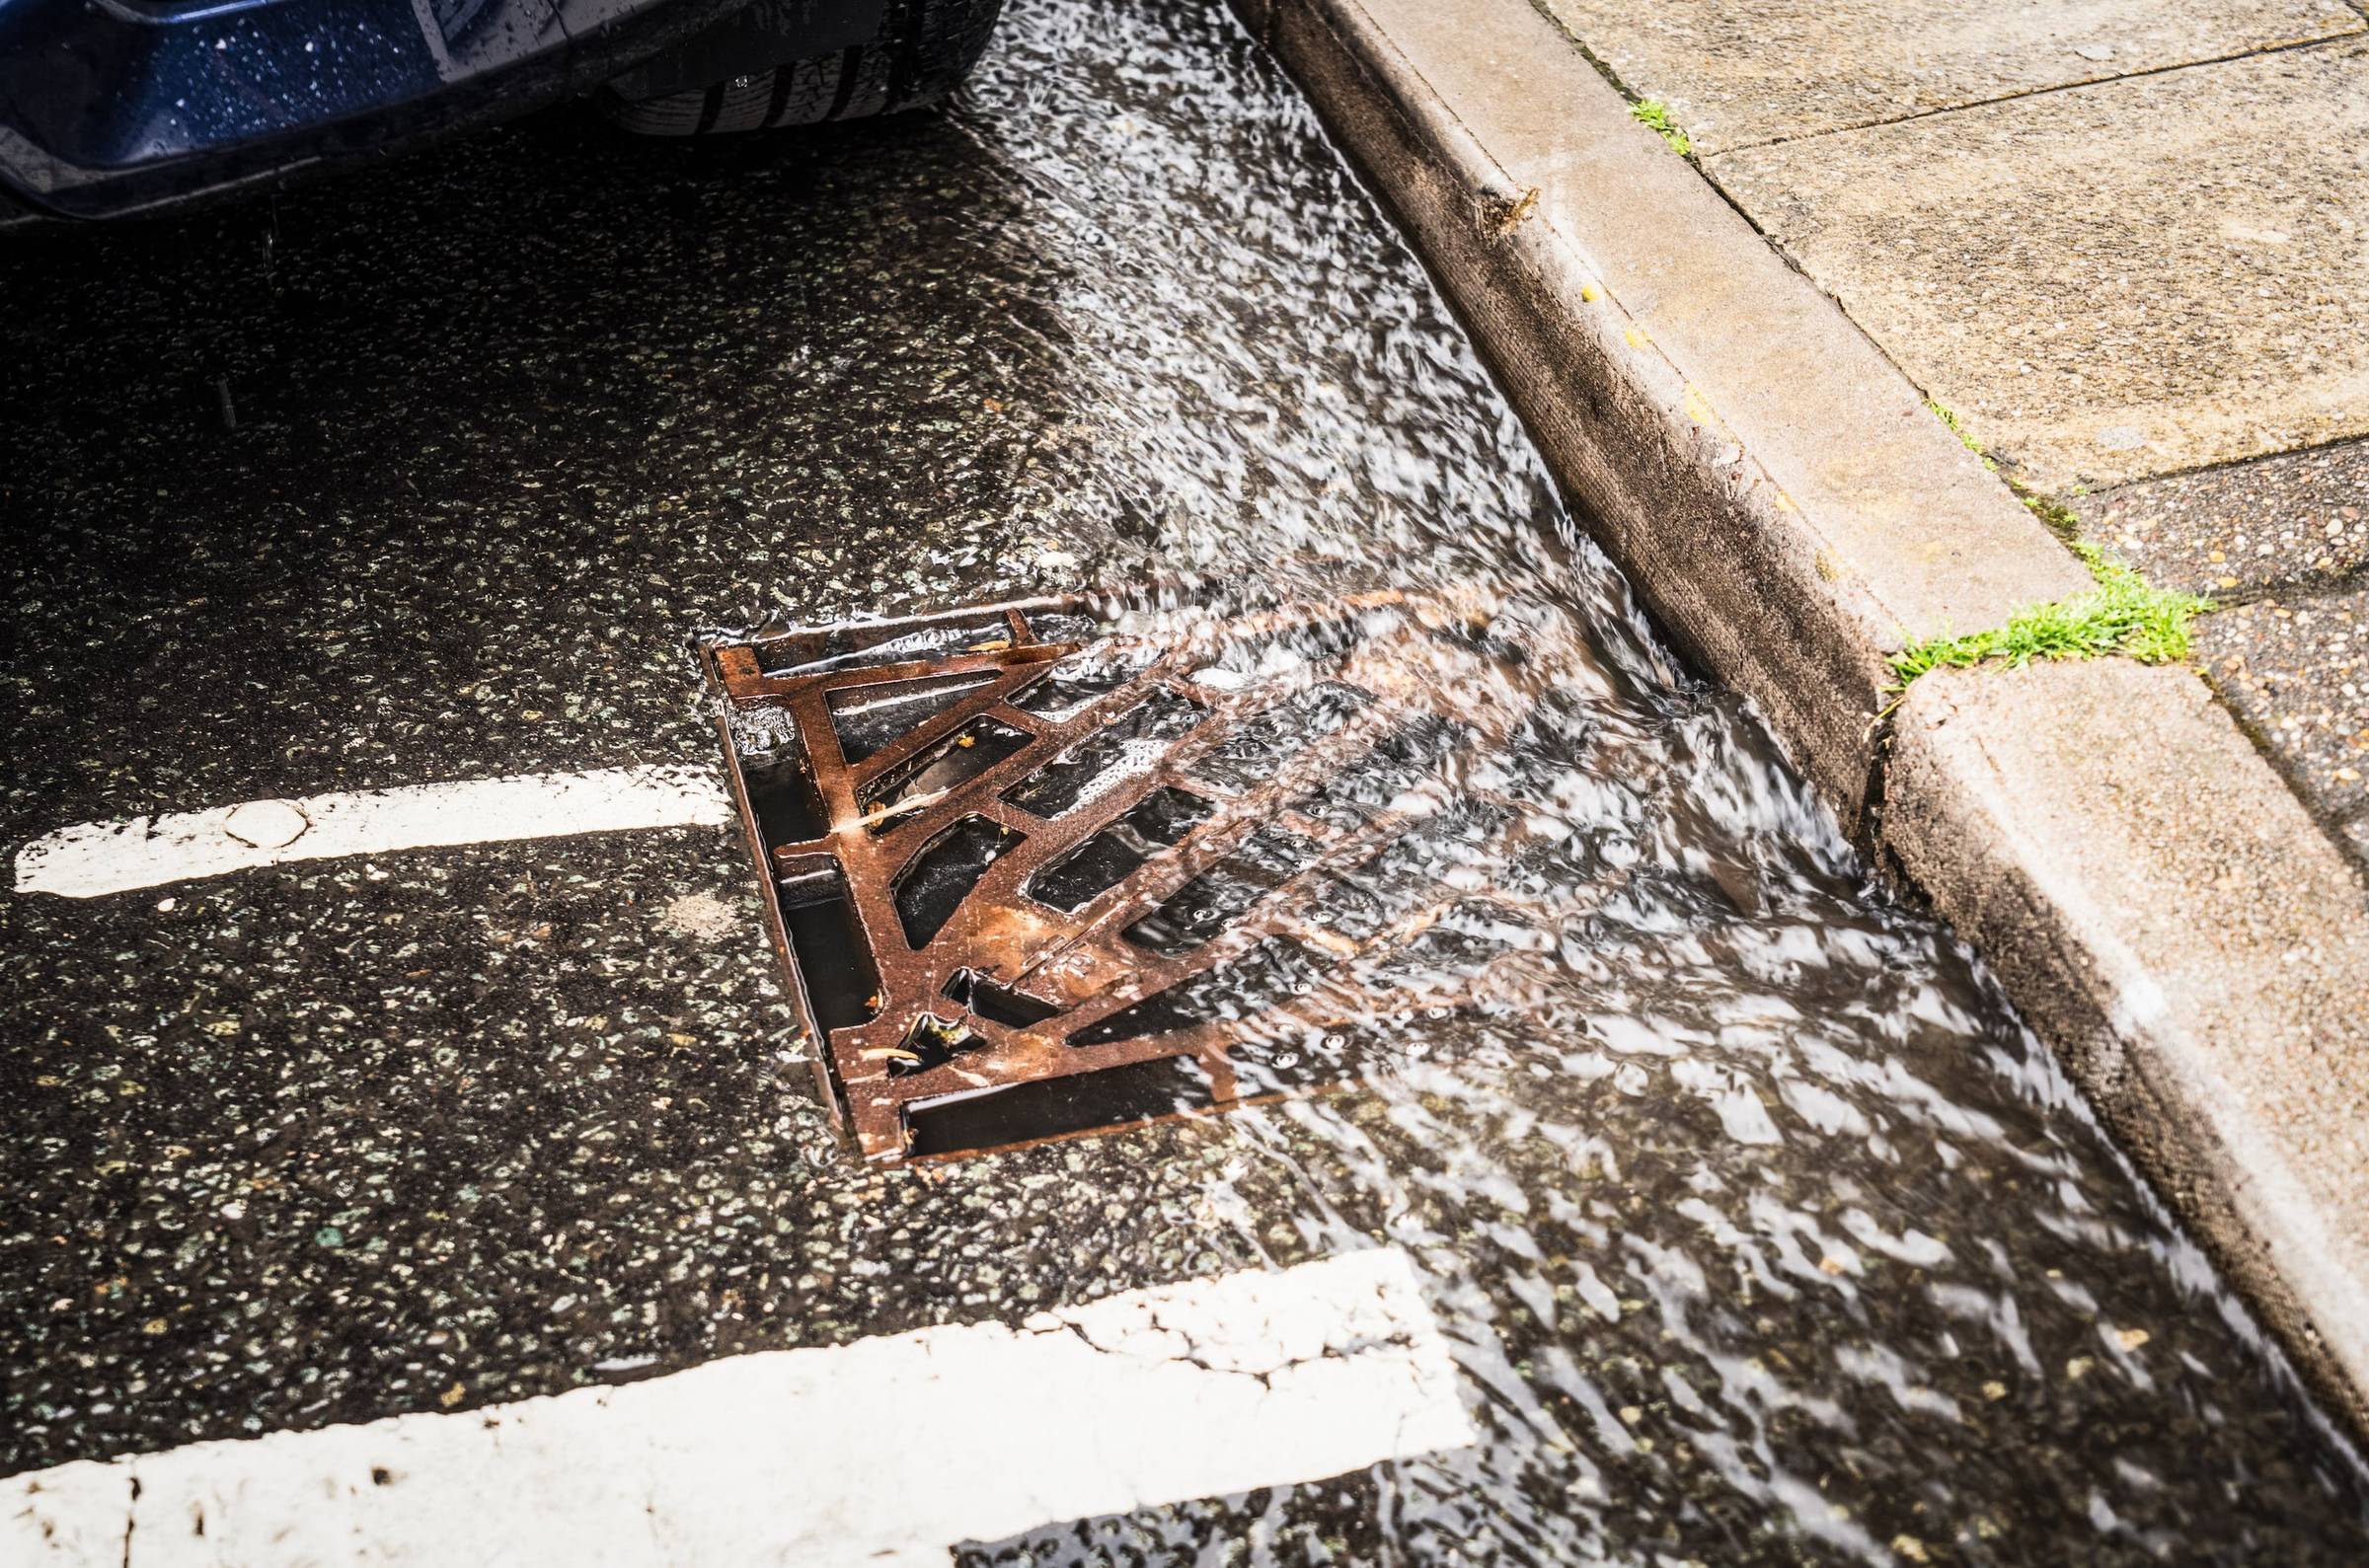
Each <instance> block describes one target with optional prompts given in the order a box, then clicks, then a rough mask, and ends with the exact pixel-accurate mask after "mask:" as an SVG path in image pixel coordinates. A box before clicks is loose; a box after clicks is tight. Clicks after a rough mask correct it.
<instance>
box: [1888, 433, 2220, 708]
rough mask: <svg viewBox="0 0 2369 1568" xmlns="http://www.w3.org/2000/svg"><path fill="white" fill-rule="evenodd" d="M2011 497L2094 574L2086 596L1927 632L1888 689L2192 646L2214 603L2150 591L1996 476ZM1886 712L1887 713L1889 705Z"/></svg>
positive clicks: (1987, 463)
mask: <svg viewBox="0 0 2369 1568" xmlns="http://www.w3.org/2000/svg"><path fill="white" fill-rule="evenodd" d="M1925 407H1926V408H1928V409H1930V410H1932V411H1933V413H1934V416H1935V417H1936V418H1938V419H1940V420H1941V421H1942V423H1944V424H1946V425H1948V426H1949V433H1950V434H1952V435H1954V436H1956V437H1957V439H1958V441H1959V442H1960V443H1961V444H1963V445H1964V447H1965V449H1966V450H1967V451H1969V452H1971V453H1973V454H1974V455H1975V456H1976V457H1978V458H1980V459H1982V466H1983V467H1984V468H1986V469H1989V470H1990V471H1991V472H1992V473H1994V474H1996V473H1998V472H1999V465H1998V463H1997V462H1996V461H1994V460H1993V459H1992V457H1991V455H1990V454H1989V453H1988V452H1985V451H1984V450H1983V449H1982V444H1981V443H1980V442H1978V441H1976V440H1975V439H1974V437H1973V436H1971V435H1969V434H1967V433H1966V428H1965V426H1964V425H1962V424H1960V423H1959V422H1958V419H1957V415H1956V414H1954V413H1952V412H1950V411H1949V410H1948V409H1946V408H1944V407H1943V406H1942V405H1940V404H1939V403H1936V402H1934V401H1933V400H1932V399H1931V398H1928V399H1926V400H1925ZM2002 478H2006V479H2007V482H2008V487H2009V488H2010V489H2012V490H2014V491H2015V494H2016V498H2017V499H2018V500H2020V501H2022V502H2023V503H2024V504H2025V506H2026V507H2028V508H2029V509H2030V510H2031V512H2032V514H2033V515H2034V516H2036V517H2037V518H2039V520H2040V521H2041V522H2043V523H2045V524H2047V525H2048V529H2049V531H2050V532H2051V533H2053V534H2055V535H2056V537H2057V538H2058V539H2060V540H2062V541H2064V545H2065V548H2066V549H2067V550H2070V551H2072V552H2073V554H2074V555H2076V556H2078V557H2080V558H2081V563H2082V564H2083V565H2085V566H2087V567H2089V568H2090V575H2091V576H2093V577H2095V578H2097V579H2098V586H2097V587H2095V588H2093V589H2091V590H2090V591H2089V592H2087V593H2077V594H2074V595H2072V596H2071V597H2069V598H2064V599H2058V600H2055V601H2053V602H2051V603H2048V604H2037V605H2033V606H2031V607H2030V608H2029V609H2026V610H2019V611H2017V612H2016V613H2015V614H2013V615H2011V616H2009V617H2008V618H2007V624H2006V625H2005V626H2001V627H1994V628H1992V629H1991V630H1990V631H1987V632H1970V633H1968V634H1966V635H1963V636H1942V637H1927V638H1925V639H1924V640H1923V641H1921V642H1914V643H1911V644H1910V645H1909V646H1907V647H1905V648H1902V649H1901V650H1900V651H1899V652H1897V653H1895V654H1893V655H1892V657H1891V661H1890V662H1891V667H1892V680H1893V685H1892V686H1891V688H1890V689H1891V690H1892V691H1894V692H1901V691H1906V690H1907V689H1908V684H1909V683H1910V682H1911V681H1913V680H1915V679H1916V678H1917V677H1918V676H1920V675H1923V674H1925V673H1926V672H1927V671H1929V670H1939V669H1964V668H1967V667H1968V666H1971V665H1976V664H1983V663H1988V662H1991V661H1993V660H1996V661H1998V662H2000V663H2003V664H2006V665H2008V666H2010V667H2011V668H2014V667H2019V666H2022V665H2025V664H2029V663H2030V662H2031V661H2032V660H2034V659H2095V658H2101V657H2103V656H2105V655H2107V654H2120V655H2121V656H2122V657H2124V658H2128V659H2136V660H2137V661H2138V662H2139V663H2141V664H2177V663H2178V662H2180V661H2181V660H2183V659H2185V658H2187V657H2188V656H2189V654H2190V653H2192V652H2193V651H2194V644H2193V643H2192V642H2191V640H2190V639H2189V636H2188V622H2189V620H2190V619H2191V618H2192V617H2195V616H2199V615H2202V614H2204V613H2206V612H2207V611H2209V610H2211V609H2212V608H2213V607H2214V606H2213V601H2212V600H2210V599H2207V598H2204V597H2201V596H2200V595H2197V594H2192V593H2179V592H2176V591H2174V590H2172V589H2169V588H2151V587H2149V586H2148V585H2147V582H2146V579H2144V578H2143V577H2141V576H2140V575H2139V574H2138V573H2137V572H2136V571H2133V570H2132V569H2131V568H2130V567H2128V566H2126V565H2124V564H2123V563H2122V562H2121V561H2118V560H2114V559H2113V558H2112V557H2110V556H2108V555H2107V554H2106V553H2105V552H2104V551H2102V550H2100V549H2099V548H2098V547H2097V546H2096V545H2093V544H2091V543H2089V542H2088V541H2087V540H2084V539H2082V538H2081V537H2080V530H2081V519H2080V518H2079V517H2077V516H2076V515H2075V514H2074V511H2073V508H2071V507H2070V506H2067V505H2066V504H2065V503H2064V502H2062V501H2057V500H2051V499H2049V498H2048V497H2047V496H2045V495H2035V494H2033V493H2032V492H2031V491H2029V490H2027V489H2025V487H2024V486H2023V485H2019V484H2017V483H2016V481H2015V480H2014V479H2013V478H2012V477H2009V476H2002ZM1886 711H1889V709H1886Z"/></svg>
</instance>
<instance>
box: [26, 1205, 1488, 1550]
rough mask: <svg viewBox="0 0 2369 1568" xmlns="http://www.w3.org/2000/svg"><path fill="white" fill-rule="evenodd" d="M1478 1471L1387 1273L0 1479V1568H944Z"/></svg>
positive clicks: (1381, 1258) (1397, 1281) (1396, 1256)
mask: <svg viewBox="0 0 2369 1568" xmlns="http://www.w3.org/2000/svg"><path fill="white" fill-rule="evenodd" d="M1472 1442H1473V1429H1472V1424H1471V1422H1470V1421H1469V1420H1468V1419H1467V1417H1466V1415H1465V1412H1464V1408H1463V1405H1462V1402H1461V1401H1460V1399H1459V1397H1458V1393H1457V1380H1456V1370H1455V1366H1454V1364H1453V1362H1452V1361H1451V1360H1450V1358H1449V1354H1448V1348H1447V1344H1446V1342H1445V1341H1444V1340H1443V1339H1442V1338H1441V1337H1440V1333H1439V1329H1438V1326H1437V1325H1436V1324H1435V1323H1434V1322H1433V1321H1432V1318H1431V1312H1430V1308H1429V1307H1427V1306H1426V1305H1425V1304H1424V1302H1423V1299H1422V1295H1421V1292H1420V1290H1419V1289H1418V1287H1417V1285H1416V1281H1415V1276H1414V1269H1413V1267H1412V1266H1411V1265H1410V1263H1409V1262H1408V1259H1407V1256H1406V1254H1405V1253H1403V1252H1400V1251H1397V1250H1395V1249H1380V1250H1374V1251H1366V1252H1353V1253H1349V1254H1346V1255H1344V1256H1341V1257H1335V1258H1327V1259H1323V1260H1321V1261H1319V1262H1314V1263H1304V1264H1301V1265H1300V1266H1298V1267H1296V1268H1290V1269H1285V1270H1282V1271H1281V1272H1279V1273H1248V1274H1236V1275H1232V1276H1230V1277H1228V1278H1225V1279H1221V1280H1214V1281H1196V1282H1193V1283H1189V1284H1185V1285H1180V1286H1173V1287H1169V1288H1165V1289H1160V1290H1148V1291H1134V1292H1130V1293H1128V1294H1126V1295H1123V1296H1114V1297H1111V1298H1110V1299H1108V1300H1107V1301H1102V1302H1096V1303H1093V1304H1091V1305H1089V1306H1086V1307H1075V1308H1071V1309H1068V1310H1064V1311H1060V1312H1046V1313H1040V1314H1038V1315H1037V1316H1035V1317H1032V1318H1030V1319H1029V1320H1028V1321H1026V1322H1024V1323H1023V1324H1021V1325H1020V1327H1018V1328H1017V1329H1015V1328H1011V1327H1007V1326H1005V1325H1004V1324H1001V1323H982V1324H975V1325H971V1326H965V1327H954V1328H925V1329H922V1330H920V1331H918V1332H916V1333H910V1334H898V1335H895V1336H894V1337H887V1338H879V1339H867V1340H861V1341H859V1342H857V1343H856V1344H853V1345H849V1346H846V1347H844V1348H840V1349H820V1350H787V1351H771V1352H766V1353H763V1354H758V1355H750V1356H736V1357H730V1358H727V1359H726V1360H722V1361H715V1362H710V1363H709V1364H707V1365H706V1366H703V1367H696V1368H693V1369H691V1370H689V1371H686V1372H679V1373H673V1374H670V1375H668V1376H666V1377H662V1378H654V1379H651V1380H650V1381H647V1382H639V1383H634V1384H630V1385H628V1386H626V1387H622V1388H580V1389H577V1390H575V1391H573V1392H571V1393H564V1394H558V1395H554V1396H551V1397H548V1398H541V1399H527V1400H523V1401H521V1402H519V1403H516V1404H507V1405H493V1406H489V1407H487V1408H485V1409H482V1410H471V1411H462V1412H458V1413H455V1414H450V1415H443V1414H433V1415H406V1416H395V1417H392V1418H390V1419H388V1420H384V1421H373V1422H371V1423H369V1424H368V1425H366V1426H348V1427H330V1428H327V1429H325V1430H322V1431H317V1432H285V1433H277V1434H274V1435H272V1436H270V1437H264V1438H256V1439H251V1440H246V1441H239V1442H220V1443H198V1444H192V1445H191V1446H189V1447H187V1448H180V1449H174V1450H171V1451H169V1452H167V1453H164V1454H156V1455H147V1456H140V1457H136V1458H120V1459H114V1460H110V1461H107V1462H105V1463H99V1462H93V1461H89V1460H83V1461H78V1462H76V1463H72V1464H64V1465H59V1466H57V1467H56V1468H54V1469H48V1470H38V1471H34V1472H32V1473H29V1474H25V1475H19V1476H15V1477H12V1478H10V1479H7V1480H0V1561H5V1562H7V1563H10V1564H25V1565H32V1564H50V1565H62V1564H86V1563H87V1564H105V1565H106V1568H118V1565H123V1568H196V1565H201V1564H202V1565H207V1568H296V1565H299V1564H302V1565H306V1568H315V1565H323V1568H326V1565H331V1564H351V1563H369V1564H372V1565H374V1568H377V1565H395V1564H417V1565H420V1568H450V1565H453V1564H459V1563H468V1564H473V1565H474V1564H484V1565H489V1568H492V1565H502V1568H528V1565H541V1564H553V1565H563V1564H564V1565H568V1568H576V1565H594V1564H598V1565H615V1568H675V1565H681V1564H694V1563H702V1564H704V1563H719V1564H722V1563H729V1564H735V1565H738V1564H756V1563H782V1564H795V1565H798V1568H843V1565H844V1568H855V1565H858V1564H863V1565H867V1568H882V1565H894V1568H914V1565H919V1564H924V1563H927V1564H932V1565H935V1568H944V1565H945V1564H946V1563H947V1562H948V1560H949V1555H950V1553H949V1548H951V1547H952V1546H953V1545H955V1543H957V1542H960V1541H964V1540H980V1541H992V1540H1000V1539H1002V1538H1004V1537H1006V1536H1009V1535H1015V1534H1018V1533H1020V1532H1021V1531H1026V1530H1031V1529H1033V1528H1035V1527H1037V1526H1040V1525H1047V1524H1058V1523H1062V1522H1065V1521H1068V1520H1073V1519H1085V1518H1090V1517H1092V1516H1095V1515H1101V1514H1117V1513H1124V1512H1127V1511H1129V1510H1132V1509H1137V1508H1144V1507H1150V1506H1154V1505H1157V1504H1161V1503H1174V1502H1184V1501H1186V1500H1188V1499H1191V1498H1199V1497H1217V1496H1222V1495H1225V1494H1227V1493H1233V1492H1245V1491H1250V1490H1252V1489H1254V1488H1256V1487H1261V1486H1274V1485H1282V1484H1286V1483H1292V1482H1301V1481H1315V1480H1323V1479H1326V1478H1328V1477H1331V1476H1336V1475H1341V1474H1345V1473H1347V1472H1349V1471H1352V1470H1358V1469H1363V1468H1364V1467H1365V1466H1367V1465H1369V1464H1374V1463H1378V1462H1380V1461H1382V1460H1385V1459H1392V1458H1402V1457H1408V1456H1414V1455H1418V1454H1424V1453H1430V1452H1433V1451H1437V1450H1442V1449H1455V1448H1463V1447H1466V1446H1468V1445H1470V1444H1471V1443H1472ZM382 1477H383V1479H382Z"/></svg>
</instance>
